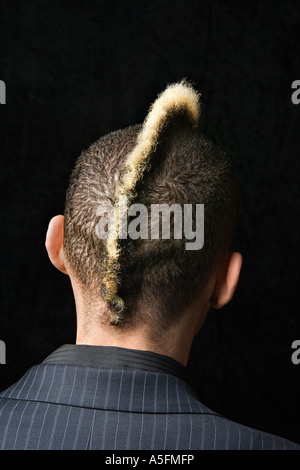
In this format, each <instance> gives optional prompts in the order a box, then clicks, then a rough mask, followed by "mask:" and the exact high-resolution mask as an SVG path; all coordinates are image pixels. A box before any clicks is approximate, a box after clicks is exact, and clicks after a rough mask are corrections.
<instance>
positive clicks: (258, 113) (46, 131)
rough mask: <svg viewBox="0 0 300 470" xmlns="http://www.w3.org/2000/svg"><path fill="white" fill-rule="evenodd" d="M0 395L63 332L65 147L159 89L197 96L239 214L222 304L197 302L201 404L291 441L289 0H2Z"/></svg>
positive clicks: (293, 118)
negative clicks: (52, 226) (212, 306)
mask: <svg viewBox="0 0 300 470" xmlns="http://www.w3.org/2000/svg"><path fill="white" fill-rule="evenodd" d="M0 5H1V12H0V14H1V16H0V18H1V19H0V21H1V29H0V38H1V41H0V42H1V70H0V79H1V80H4V81H5V83H6V100H7V102H6V105H1V108H0V112H1V176H0V178H1V180H0V187H1V231H0V233H1V263H2V265H1V315H0V339H2V340H3V341H5V343H6V354H7V364H6V365H2V366H1V367H0V390H2V389H4V388H6V387H8V386H9V385H11V384H12V383H13V382H14V381H16V380H17V379H19V378H20V376H21V375H22V374H23V373H24V372H25V371H26V370H27V369H28V368H29V367H30V366H32V365H34V364H36V363H39V362H41V361H42V360H43V359H44V358H45V357H46V356H47V355H48V354H49V353H50V352H52V351H53V350H54V349H55V348H57V347H59V346H61V345H62V344H64V343H72V342H74V340H75V329H76V321H75V309H74V301H73V296H72V291H71V287H70V284H69V280H68V278H67V277H66V276H64V275H63V274H61V273H59V272H58V271H56V270H55V268H54V267H53V266H52V265H51V264H50V262H49V260H48V257H47V253H46V251H45V248H44V240H45V234H46V230H47V226H48V222H49V220H50V218H51V217H52V216H54V215H56V214H59V213H63V209H64V198H65V191H66V188H67V185H68V180H69V175H70V172H71V169H72V168H73V165H74V162H75V160H76V158H77V157H78V156H79V154H80V152H81V151H82V150H83V149H84V148H86V147H87V146H88V145H89V144H90V143H91V142H93V141H95V140H96V139H97V138H98V137H100V136H101V135H103V134H106V133H108V132H110V131H112V130H115V129H118V128H121V127H125V126H128V125H130V124H134V123H139V122H142V121H143V119H144V117H145V115H146V113H147V111H148V107H149V104H150V103H151V102H152V101H153V100H154V99H155V98H156V96H157V94H158V93H159V92H160V91H162V90H163V89H164V88H165V86H166V85H167V84H168V83H172V82H174V81H177V80H181V79H182V78H187V79H189V80H191V81H192V82H193V84H194V85H195V86H196V87H197V89H198V90H199V91H200V92H201V94H202V103H203V109H202V118H201V126H202V129H203V131H204V133H205V134H206V135H207V136H208V137H209V138H210V139H211V140H213V141H214V142H215V143H216V144H218V145H219V146H221V147H222V148H223V149H224V150H225V151H226V152H227V153H228V154H230V155H231V157H232V159H233V161H234V163H235V165H236V168H237V171H238V174H239V177H240V181H241V185H242V196H243V208H242V214H241V218H240V221H239V225H238V228H237V233H236V237H235V240H234V243H233V247H232V248H233V249H235V250H239V251H241V253H242V254H243V260H244V261H243V268H242V273H241V278H240V283H239V286H238V289H237V292H236V295H235V298H234V299H233V300H232V302H231V303H230V304H229V305H228V306H226V307H225V308H224V309H223V310H220V311H213V310H212V311H211V312H210V314H209V316H208V318H207V321H206V323H205V325H204V327H203V329H202V330H201V332H200V333H199V335H198V337H197V338H196V340H195V342H194V345H193V348H192V352H191V358H190V363H189V369H190V372H191V374H192V375H193V377H194V382H195V387H196V388H197V390H198V392H199V394H200V398H201V399H202V401H203V402H204V403H205V404H206V405H207V406H209V407H211V408H213V409H214V410H215V411H219V412H221V413H222V414H224V415H225V416H227V417H229V418H231V419H234V420H236V421H239V422H242V423H244V424H246V425H250V426H253V427H256V428H259V429H262V430H264V431H268V432H271V433H274V434H277V435H280V436H283V437H286V438H288V439H291V440H293V441H295V442H299V443H300V430H299V372H300V365H298V366H297V365H295V364H293V363H292V361H291V355H292V352H293V350H292V349H291V345H292V342H293V341H294V340H296V339H299V337H300V331H299V308H298V295H299V294H298V291H299V286H300V283H299V268H298V267H299V262H300V260H299V248H298V231H297V222H298V219H299V195H300V194H299V149H300V127H299V123H300V105H299V106H297V105H294V104H293V103H292V101H291V95H292V89H291V84H292V82H293V81H294V80H297V79H300V5H299V2H297V1H281V2H279V1H261V2H253V1H251V2H250V1H249V2H245V1H244V2H243V1H233V0H232V1H221V0H219V1H217V0H215V1H209V0H206V1H202V0H199V1H195V0H189V1H179V0H173V1H168V0H161V1H158V0H152V1H143V2H141V1H109V2H107V1H102V0H99V1H93V0H92V1H91V0H85V1H56V0H51V1H50V0H44V1H43V0H41V1H32V0H27V1H26V2H24V1H1V4H0Z"/></svg>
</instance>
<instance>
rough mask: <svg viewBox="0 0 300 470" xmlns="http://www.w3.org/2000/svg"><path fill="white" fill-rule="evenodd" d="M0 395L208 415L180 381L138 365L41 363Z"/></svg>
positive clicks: (126, 409)
mask: <svg viewBox="0 0 300 470" xmlns="http://www.w3.org/2000/svg"><path fill="white" fill-rule="evenodd" d="M0 396H1V397H3V398H9V399H15V400H26V401H38V402H44V403H53V404H59V405H68V406H75V407H82V408H90V409H99V410H111V411H120V412H143V413H197V414H198V413H201V414H202V413H205V414H212V412H211V411H210V410H209V409H208V408H206V407H205V406H204V405H202V404H201V403H200V402H199V400H198V399H197V397H196V395H195V393H194V391H193V390H192V388H191V387H190V386H189V385H188V384H187V383H186V382H185V381H184V380H182V379H180V378H178V377H175V376H174V375H171V374H165V373H158V372H150V371H141V370H125V369H121V370H117V369H101V368H99V367H87V366H77V365H68V364H64V365H63V364H40V365H37V366H34V367H32V368H31V369H29V371H28V372H27V373H26V374H25V375H24V376H23V378H22V379H21V380H20V381H19V382H17V383H16V384H15V385H13V386H11V387H10V388H9V389H7V390H6V391H4V392H3V393H1V394H0Z"/></svg>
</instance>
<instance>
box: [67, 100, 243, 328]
mask: <svg viewBox="0 0 300 470" xmlns="http://www.w3.org/2000/svg"><path fill="white" fill-rule="evenodd" d="M179 111H180V110H179ZM179 111H178V112H177V113H173V115H171V118H170V117H169V119H168V120H167V121H166V123H165V124H164V126H163V127H162V128H161V129H160V131H159V139H158V142H157V144H156V145H155V148H154V150H153V151H152V153H151V156H150V164H147V166H146V168H145V169H144V172H143V176H142V177H141V178H140V179H139V180H138V181H137V183H136V185H135V188H134V189H135V191H134V197H133V200H134V202H135V203H141V204H144V205H145V206H147V207H150V206H151V204H157V203H159V204H162V203H165V204H168V205H171V204H174V203H177V204H180V205H181V207H183V205H184V204H192V205H193V207H195V205H196V204H204V215H205V219H204V220H205V222H204V245H203V247H202V248H201V249H200V250H198V251H193V250H191V251H190V250H186V249H185V243H186V241H187V240H186V239H184V238H183V239H181V240H177V239H174V237H171V239H170V240H162V239H161V238H160V239H158V240H152V239H146V240H145V239H137V240H133V239H130V238H127V239H125V240H119V242H118V243H119V248H120V251H119V259H118V280H117V281H118V284H117V296H118V298H121V299H123V304H122V305H123V308H122V311H120V308H119V307H118V306H116V303H115V302H114V299H113V298H109V297H106V293H107V292H106V290H107V289H108V287H107V285H105V283H104V282H103V279H104V278H105V276H106V274H107V272H106V271H107V269H108V268H107V266H108V264H107V257H108V252H107V251H108V250H107V246H106V241H105V240H102V239H100V238H99V237H98V236H97V233H96V227H97V223H98V221H99V216H98V217H97V215H96V213H97V207H98V206H99V205H100V204H103V203H108V204H115V202H116V201H115V194H116V188H117V186H118V184H119V182H120V179H121V178H122V174H123V173H124V168H125V164H126V159H127V157H128V155H129V154H130V152H132V150H133V149H134V148H135V146H136V145H137V139H138V137H139V135H140V134H141V130H142V125H134V126H130V127H127V128H125V129H122V130H117V131H114V132H111V133H109V134H107V135H105V136H103V137H102V138H100V139H99V140H98V141H97V142H95V143H94V144H92V145H91V146H90V147H89V148H88V149H87V150H86V151H84V152H82V154H81V156H80V157H79V159H78V161H77V162H76V165H75V168H74V170H73V172H72V175H71V179H70V184H69V188H68V190H67V195H66V204H65V225H64V252H65V256H66V259H67V262H68V263H69V265H70V267H71V269H72V271H73V272H74V274H75V275H76V278H77V279H78V281H79V282H80V283H81V285H82V286H83V288H84V291H85V292H86V294H87V295H88V296H91V298H97V297H101V296H102V298H103V299H104V300H106V301H107V306H108V312H110V314H109V316H108V320H109V318H114V319H115V320H114V321H112V323H115V324H117V325H119V326H120V327H122V326H125V325H127V326H128V325H129V326H130V325H133V324H135V323H136V322H148V324H149V325H150V324H152V325H155V324H156V325H159V327H160V328H164V327H167V326H168V325H170V324H171V323H172V322H175V321H176V319H177V318H178V317H179V316H180V315H181V312H182V310H183V308H184V307H185V306H186V305H188V304H189V303H190V302H191V301H192V300H193V299H195V298H196V297H197V296H198V295H199V294H200V293H201V291H202V290H203V289H204V288H205V286H206V285H207V282H208V281H209V279H210V276H211V275H212V273H213V270H214V268H215V266H216V264H217V262H218V260H219V259H220V257H221V256H222V255H223V254H224V253H225V252H226V250H228V249H229V246H230V243H231V240H232V236H233V232H234V229H235V226H236V223H237V219H238V214H239V210H240V189H239V184H238V180H237V177H236V174H235V172H234V170H233V167H232V164H231V162H230V159H229V158H228V156H227V155H226V154H225V153H224V152H223V151H222V150H220V149H219V148H218V147H217V146H216V145H214V144H213V143H212V142H210V141H209V140H208V139H207V138H206V137H205V136H204V135H203V134H202V133H201V132H200V131H199V129H198V128H197V127H195V126H191V124H190V122H188V120H187V119H186V114H185V113H184V112H182V109H181V112H179ZM193 213H195V211H193ZM173 222H174V221H173ZM116 318H117V321H116Z"/></svg>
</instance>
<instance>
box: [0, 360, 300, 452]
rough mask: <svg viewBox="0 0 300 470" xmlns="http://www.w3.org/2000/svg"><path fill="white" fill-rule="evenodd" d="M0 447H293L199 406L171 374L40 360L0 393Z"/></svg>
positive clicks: (184, 383) (190, 448)
mask: <svg viewBox="0 0 300 470" xmlns="http://www.w3.org/2000/svg"><path fill="white" fill-rule="evenodd" d="M0 449H109V450H112V449H117V450H121V449H130V450H135V449H147V450H149V449H155V450H161V449H165V450H167V449H169V450H170V449H171V450H175V449H176V450H180V449H182V450H196V449H298V450H299V446H297V445H296V444H294V443H292V442H290V441H287V440H284V439H281V438H279V437H276V436H273V435H270V434H266V433H263V432H260V431H257V430H254V429H250V428H248V427H245V426H242V425H240V424H237V423H234V422H232V421H229V420H227V419H225V418H224V417H222V416H220V415H218V414H217V413H214V412H213V411H211V410H210V409H208V408H207V407H206V406H204V405H203V404H202V403H201V402H200V401H199V400H198V399H197V397H196V395H195V393H194V391H193V390H192V389H191V387H190V386H189V385H188V384H187V383H186V381H185V380H182V378H179V377H177V376H176V375H173V373H165V372H153V371H150V370H143V367H140V368H139V369H137V370H132V369H130V368H122V369H121V368H107V367H104V368H103V367H99V366H95V365H89V366H83V365H75V364H70V363H67V364H64V363H62V362H61V361H60V363H55V360H54V361H52V362H51V361H50V363H47V362H46V363H42V364H40V365H37V366H34V367H32V368H31V369H30V370H29V371H28V372H27V373H26V374H25V375H24V376H23V377H22V378H21V380H20V381H18V382H17V383H16V384H14V385H13V386H11V387H10V388H9V389H7V390H5V391H4V392H2V393H1V394H0Z"/></svg>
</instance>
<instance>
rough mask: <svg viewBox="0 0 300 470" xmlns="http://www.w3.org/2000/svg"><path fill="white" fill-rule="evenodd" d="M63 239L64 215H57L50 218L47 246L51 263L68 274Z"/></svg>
mask: <svg viewBox="0 0 300 470" xmlns="http://www.w3.org/2000/svg"><path fill="white" fill-rule="evenodd" d="M63 241H64V216H63V215H56V216H55V217H53V219H51V220H50V223H49V226H48V230H47V235H46V243H45V246H46V250H47V252H48V256H49V258H50V261H51V263H52V264H53V265H54V266H55V267H56V268H57V269H59V271H61V272H63V273H65V274H68V272H67V270H66V267H65V261H64V251H63Z"/></svg>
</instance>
